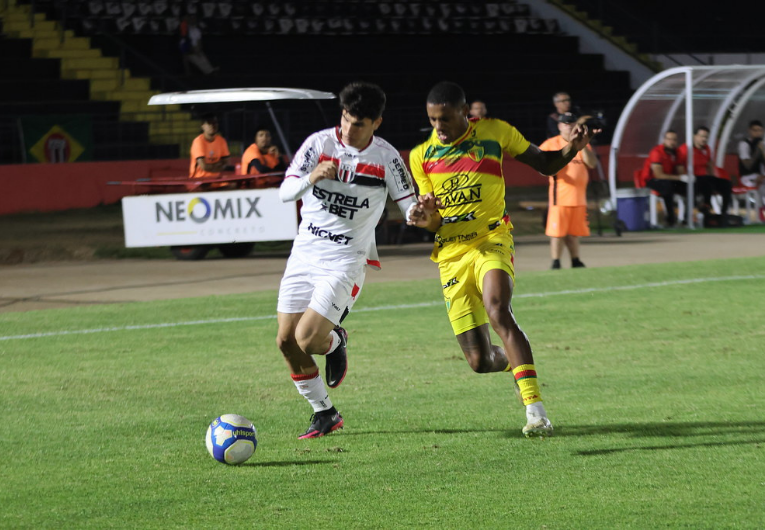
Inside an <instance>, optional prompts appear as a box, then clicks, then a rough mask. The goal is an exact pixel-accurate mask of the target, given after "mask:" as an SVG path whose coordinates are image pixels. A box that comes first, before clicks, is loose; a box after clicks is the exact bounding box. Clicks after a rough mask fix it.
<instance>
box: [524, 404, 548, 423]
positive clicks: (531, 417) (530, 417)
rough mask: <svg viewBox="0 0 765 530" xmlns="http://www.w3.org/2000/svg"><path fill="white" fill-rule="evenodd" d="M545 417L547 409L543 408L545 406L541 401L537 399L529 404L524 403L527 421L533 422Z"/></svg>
mask: <svg viewBox="0 0 765 530" xmlns="http://www.w3.org/2000/svg"><path fill="white" fill-rule="evenodd" d="M546 417H547V411H546V410H545V406H544V405H543V404H542V402H541V401H537V402H536V403H531V404H530V405H526V420H527V421H528V422H529V423H533V422H535V421H537V420H539V419H540V418H546Z"/></svg>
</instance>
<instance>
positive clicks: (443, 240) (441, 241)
mask: <svg viewBox="0 0 765 530" xmlns="http://www.w3.org/2000/svg"><path fill="white" fill-rule="evenodd" d="M476 237H478V232H473V233H472V234H458V235H456V236H452V237H441V236H439V235H438V234H436V243H437V244H438V248H441V247H443V246H444V245H446V244H447V243H465V242H467V241H470V240H472V239H475V238H476Z"/></svg>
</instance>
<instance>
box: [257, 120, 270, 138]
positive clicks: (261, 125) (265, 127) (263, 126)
mask: <svg viewBox="0 0 765 530" xmlns="http://www.w3.org/2000/svg"><path fill="white" fill-rule="evenodd" d="M260 131H267V132H269V133H270V134H273V132H272V129H271V127H269V126H268V125H266V124H265V123H259V124H258V125H256V126H255V136H257V135H258V133H259V132H260Z"/></svg>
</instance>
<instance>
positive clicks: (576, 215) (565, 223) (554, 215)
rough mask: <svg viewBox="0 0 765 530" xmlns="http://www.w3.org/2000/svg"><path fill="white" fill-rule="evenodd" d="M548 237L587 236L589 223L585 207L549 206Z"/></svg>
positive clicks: (546, 231) (546, 230)
mask: <svg viewBox="0 0 765 530" xmlns="http://www.w3.org/2000/svg"><path fill="white" fill-rule="evenodd" d="M545 235H547V236H549V237H566V236H583V237H584V236H589V235H590V223H589V222H588V221H587V207H586V206H550V210H549V211H548V212H547V228H546V229H545Z"/></svg>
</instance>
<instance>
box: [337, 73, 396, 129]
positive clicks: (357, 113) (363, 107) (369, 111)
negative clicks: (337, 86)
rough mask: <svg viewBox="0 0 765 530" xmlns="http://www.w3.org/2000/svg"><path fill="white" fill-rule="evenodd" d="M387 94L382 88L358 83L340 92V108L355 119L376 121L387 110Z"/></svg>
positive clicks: (351, 84) (347, 86) (349, 85)
mask: <svg viewBox="0 0 765 530" xmlns="http://www.w3.org/2000/svg"><path fill="white" fill-rule="evenodd" d="M385 100H386V98H385V92H383V90H382V88H380V87H379V86H377V85H375V84H373V83H365V82H363V81H356V82H354V83H350V84H348V85H346V86H345V88H343V89H342V90H341V91H340V108H341V109H343V110H344V111H346V112H347V113H348V114H350V115H351V116H353V117H354V118H359V119H362V120H363V119H364V118H369V119H370V120H372V121H375V120H376V119H377V118H379V117H380V116H382V113H383V110H385Z"/></svg>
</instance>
